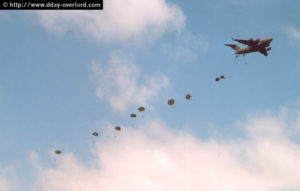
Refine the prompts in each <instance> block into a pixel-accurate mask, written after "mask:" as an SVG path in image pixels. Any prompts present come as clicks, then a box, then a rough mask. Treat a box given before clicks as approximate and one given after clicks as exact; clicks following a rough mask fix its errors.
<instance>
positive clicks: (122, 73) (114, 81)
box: [92, 54, 169, 111]
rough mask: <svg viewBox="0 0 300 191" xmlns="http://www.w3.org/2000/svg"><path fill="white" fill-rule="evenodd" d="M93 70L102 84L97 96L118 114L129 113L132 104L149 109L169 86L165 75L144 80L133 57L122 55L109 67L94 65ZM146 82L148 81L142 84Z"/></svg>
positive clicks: (116, 55)
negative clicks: (152, 101)
mask: <svg viewBox="0 0 300 191" xmlns="http://www.w3.org/2000/svg"><path fill="white" fill-rule="evenodd" d="M92 70H93V77H94V79H95V80H96V81H97V83H98V86H97V89H96V93H97V96H98V97H99V98H100V99H103V100H108V101H109V103H110V104H111V106H112V108H113V109H115V110H118V111H126V109H127V108H128V107H129V106H131V105H144V106H148V101H149V100H150V99H151V98H153V96H155V95H157V93H158V91H159V90H161V89H162V88H166V87H168V84H169V80H168V78H167V77H166V76H163V75H161V76H151V77H149V76H148V77H144V78H143V79H140V69H139V66H138V65H136V64H135V63H134V62H133V61H132V58H131V57H130V56H124V55H121V54H112V55H111V57H110V60H109V61H108V63H107V64H106V65H103V64H98V63H93V66H92ZM142 80H144V81H145V82H144V83H143V84H140V83H139V82H140V81H142Z"/></svg>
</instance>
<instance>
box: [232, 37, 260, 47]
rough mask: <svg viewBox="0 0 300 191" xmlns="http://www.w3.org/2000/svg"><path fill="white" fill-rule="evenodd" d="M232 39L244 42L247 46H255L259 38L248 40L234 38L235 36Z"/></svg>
mask: <svg viewBox="0 0 300 191" xmlns="http://www.w3.org/2000/svg"><path fill="white" fill-rule="evenodd" d="M232 40H234V41H237V42H239V43H242V44H245V45H247V46H253V45H254V44H255V43H256V41H257V40H256V41H255V40H253V39H252V38H250V39H248V40H242V39H234V38H233V39H232Z"/></svg>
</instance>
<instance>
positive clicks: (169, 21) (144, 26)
mask: <svg viewBox="0 0 300 191" xmlns="http://www.w3.org/2000/svg"><path fill="white" fill-rule="evenodd" d="M36 15H37V16H38V19H39V21H40V23H41V24H42V26H43V27H44V28H46V29H47V30H50V31H52V32H55V33H58V34H66V33H69V32H71V33H75V34H79V35H84V36H87V37H90V38H92V39H95V40H98V41H101V42H112V41H113V42H118V41H127V40H132V39H136V38H138V39H139V38H142V39H144V38H149V37H150V38H151V37H157V36H159V35H161V34H162V33H164V32H166V31H174V30H180V29H181V28H183V27H184V25H185V16H184V14H183V12H182V11H181V9H180V8H179V7H178V6H176V5H175V4H171V3H167V2H166V1H165V0H151V1H147V0H126V1H123V0H109V1H105V2H104V10H103V11H100V10H97V11H86V10H81V11H70V10H68V11H39V12H36Z"/></svg>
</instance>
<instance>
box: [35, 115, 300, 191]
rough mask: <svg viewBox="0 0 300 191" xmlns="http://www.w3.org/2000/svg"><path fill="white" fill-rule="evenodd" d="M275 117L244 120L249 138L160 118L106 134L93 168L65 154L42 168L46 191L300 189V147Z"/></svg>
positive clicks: (42, 186) (278, 190)
mask: <svg viewBox="0 0 300 191" xmlns="http://www.w3.org/2000/svg"><path fill="white" fill-rule="evenodd" d="M286 125H287V123H286V121H285V120H284V119H278V117H277V116H266V117H256V118H252V119H249V121H248V122H247V123H246V124H244V125H243V128H244V129H245V131H246V134H247V138H245V139H239V138H234V139H230V140H228V139H213V138H212V139H210V140H206V141H204V140H200V139H197V138H196V137H194V136H193V135H190V134H185V133H182V132H181V133H180V132H174V131H171V130H170V129H168V128H167V127H166V125H165V124H163V123H162V122H161V121H159V120H151V121H148V122H146V123H145V124H141V125H140V127H139V128H137V129H132V128H126V129H124V130H123V131H122V132H121V135H120V136H119V137H118V138H117V139H112V140H105V141H103V140H101V141H100V142H98V143H97V146H96V148H95V149H94V154H95V156H94V159H93V160H92V164H91V165H90V166H86V165H84V164H82V163H80V162H79V161H77V160H76V157H75V156H73V155H72V154H66V155H64V156H62V158H60V159H59V160H58V161H57V165H58V166H57V167H53V168H46V167H42V168H41V172H40V177H39V185H40V190H42V191H53V190H55V191H66V190H68V191H83V190H89V191H98V190H110V191H119V190H123V191H153V190H155V191H182V190H189V191H199V190H205V191H219V190H225V191H241V190H243V191H253V190H259V191H281V190H299V189H300V177H299V172H300V161H299V157H300V146H299V144H298V143H297V142H295V141H294V140H292V139H291V138H290V137H289V136H288V135H287V134H286V132H285V128H286Z"/></svg>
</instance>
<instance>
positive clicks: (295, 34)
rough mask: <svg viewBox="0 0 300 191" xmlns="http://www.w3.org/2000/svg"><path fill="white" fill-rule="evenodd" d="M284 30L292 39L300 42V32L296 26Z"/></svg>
mask: <svg viewBox="0 0 300 191" xmlns="http://www.w3.org/2000/svg"><path fill="white" fill-rule="evenodd" d="M284 29H285V31H286V33H287V34H288V35H289V36H290V37H292V38H294V39H296V40H300V31H299V30H297V29H296V28H295V27H294V26H288V27H285V28H284Z"/></svg>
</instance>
